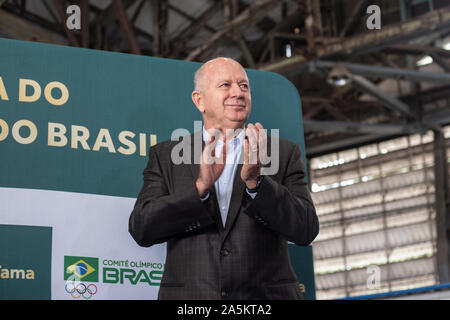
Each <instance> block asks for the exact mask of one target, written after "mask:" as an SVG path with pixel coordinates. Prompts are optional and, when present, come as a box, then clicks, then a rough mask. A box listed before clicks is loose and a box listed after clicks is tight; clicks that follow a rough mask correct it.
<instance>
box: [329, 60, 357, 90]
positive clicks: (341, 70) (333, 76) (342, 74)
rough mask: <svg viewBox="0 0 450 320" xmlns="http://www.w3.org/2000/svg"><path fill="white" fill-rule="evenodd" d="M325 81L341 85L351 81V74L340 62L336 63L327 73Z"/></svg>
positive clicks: (337, 85)
mask: <svg viewBox="0 0 450 320" xmlns="http://www.w3.org/2000/svg"><path fill="white" fill-rule="evenodd" d="M327 82H328V83H329V84H331V85H333V86H336V87H343V86H345V85H347V84H349V83H350V82H351V74H350V72H349V71H348V70H347V69H346V68H345V66H344V65H343V64H342V63H336V65H335V66H334V68H333V69H332V70H331V71H330V73H329V74H328V77H327Z"/></svg>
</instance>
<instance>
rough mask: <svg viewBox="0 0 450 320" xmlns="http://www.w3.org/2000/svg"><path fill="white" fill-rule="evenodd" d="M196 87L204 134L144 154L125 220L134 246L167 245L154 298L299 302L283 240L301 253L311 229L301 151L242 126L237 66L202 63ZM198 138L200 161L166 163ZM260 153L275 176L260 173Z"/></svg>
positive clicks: (245, 104) (242, 81)
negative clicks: (140, 182) (135, 194)
mask: <svg viewBox="0 0 450 320" xmlns="http://www.w3.org/2000/svg"><path fill="white" fill-rule="evenodd" d="M194 85H195V88H194V92H193V93H192V100H193V102H194V104H195V105H196V107H197V108H198V109H199V111H200V112H201V113H202V117H203V125H204V127H203V132H197V133H194V134H193V135H191V136H186V137H185V138H184V139H183V142H178V141H165V142H162V143H159V144H157V145H155V146H153V147H152V148H151V149H150V152H149V161H148V165H147V167H146V169H145V170H144V172H143V175H144V184H143V187H142V190H141V192H140V193H139V196H138V198H137V200H136V204H135V206H134V210H133V212H132V213H131V216H130V220H129V231H130V233H131V235H132V236H133V238H134V239H135V240H136V242H137V243H138V244H139V245H141V246H145V247H149V246H152V245H154V244H157V243H162V242H166V241H167V258H166V264H165V270H164V275H163V278H162V281H161V287H160V290H159V295H158V299H186V300H189V299H301V298H302V294H301V291H300V288H299V286H298V280H297V278H296V275H295V272H294V271H293V269H292V266H291V263H290V259H289V251H288V241H291V242H294V243H296V244H298V245H302V246H307V245H309V244H310V243H311V242H312V241H313V240H314V238H315V237H316V236H317V234H318V232H319V223H318V219H317V215H316V212H315V208H314V205H313V202H312V200H311V197H310V194H309V191H308V188H307V184H306V182H305V180H304V178H305V173H304V167H303V163H302V160H301V155H300V148H299V147H298V145H296V144H294V143H292V142H290V141H287V140H283V139H279V140H278V139H276V140H273V139H268V137H267V135H266V134H265V131H264V128H263V127H262V125H261V124H260V123H256V124H248V125H247V127H246V128H245V123H246V121H247V119H248V116H249V114H250V111H251V95H250V84H249V81H248V78H247V74H246V72H245V70H244V69H243V68H242V66H241V65H240V64H239V63H237V62H236V61H234V60H232V59H228V58H217V59H214V60H211V61H209V62H207V63H205V64H203V65H202V66H201V67H200V69H199V70H198V71H197V72H196V74H195V79H194ZM280 125H281V124H280ZM202 138H203V142H204V144H203V151H202V152H201V154H200V155H199V158H200V159H197V158H196V156H195V152H191V151H190V150H186V148H183V149H182V153H184V152H186V154H183V155H182V156H188V157H187V158H188V159H190V160H191V161H192V162H191V163H180V162H179V161H174V157H176V156H177V152H174V150H175V147H176V146H179V145H180V143H185V145H187V146H189V147H192V146H193V145H194V141H195V140H196V139H200V140H201V139H202ZM266 145H267V149H268V150H265V149H266V147H265V146H266ZM275 145H276V147H277V148H275ZM177 150H178V149H177ZM268 153H271V157H272V159H273V157H274V156H279V158H277V159H276V160H277V161H278V164H277V165H278V170H277V172H276V173H274V174H270V175H264V174H263V172H262V171H263V170H264V167H263V163H264V161H263V157H264V155H267V154H268ZM178 155H180V154H178ZM185 159H186V158H185ZM239 160H241V161H239ZM242 160H243V161H242ZM187 162H190V161H187ZM242 162H243V163H242ZM175 163H178V164H175Z"/></svg>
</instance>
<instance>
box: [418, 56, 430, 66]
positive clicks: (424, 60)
mask: <svg viewBox="0 0 450 320" xmlns="http://www.w3.org/2000/svg"><path fill="white" fill-rule="evenodd" d="M430 63H433V58H432V57H430V56H425V57H423V58H421V59H420V60H418V61H417V63H416V65H417V66H418V67H423V66H426V65H428V64H430Z"/></svg>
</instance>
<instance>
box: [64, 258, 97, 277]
mask: <svg viewBox="0 0 450 320" xmlns="http://www.w3.org/2000/svg"><path fill="white" fill-rule="evenodd" d="M64 280H79V281H86V282H98V258H88V257H74V256H64Z"/></svg>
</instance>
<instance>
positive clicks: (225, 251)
mask: <svg viewBox="0 0 450 320" xmlns="http://www.w3.org/2000/svg"><path fill="white" fill-rule="evenodd" d="M229 254H230V251H228V250H227V249H222V250H220V255H222V256H224V257H226V256H227V255H229Z"/></svg>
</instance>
